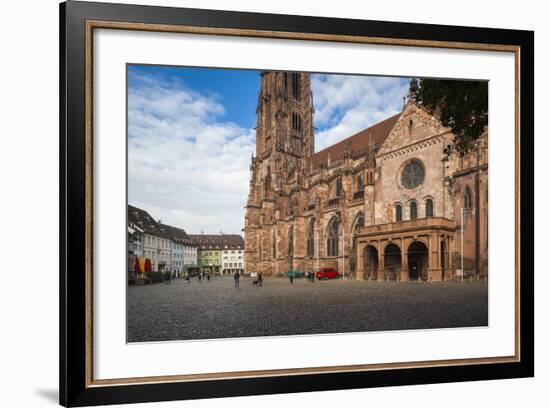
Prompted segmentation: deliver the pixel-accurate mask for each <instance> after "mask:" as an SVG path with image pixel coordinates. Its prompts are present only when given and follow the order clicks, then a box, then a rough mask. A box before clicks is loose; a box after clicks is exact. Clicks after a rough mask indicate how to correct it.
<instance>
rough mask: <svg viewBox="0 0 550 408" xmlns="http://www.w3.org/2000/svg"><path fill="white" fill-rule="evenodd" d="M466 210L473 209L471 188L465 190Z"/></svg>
mask: <svg viewBox="0 0 550 408" xmlns="http://www.w3.org/2000/svg"><path fill="white" fill-rule="evenodd" d="M464 208H468V209H469V208H472V192H471V190H470V187H466V188H465V189H464Z"/></svg>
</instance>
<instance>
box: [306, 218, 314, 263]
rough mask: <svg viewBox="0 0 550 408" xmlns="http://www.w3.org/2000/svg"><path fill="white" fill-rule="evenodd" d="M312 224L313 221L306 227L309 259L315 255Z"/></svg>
mask: <svg viewBox="0 0 550 408" xmlns="http://www.w3.org/2000/svg"><path fill="white" fill-rule="evenodd" d="M313 224H314V220H311V221H310V222H309V225H308V227H307V256H309V257H313V255H314V254H315V249H314V246H315V236H314V231H313Z"/></svg>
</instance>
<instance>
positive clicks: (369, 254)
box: [363, 245, 378, 280]
mask: <svg viewBox="0 0 550 408" xmlns="http://www.w3.org/2000/svg"><path fill="white" fill-rule="evenodd" d="M363 260H364V267H365V279H368V280H376V279H377V277H378V273H377V272H378V250H377V249H376V248H375V247H373V246H372V245H367V247H366V248H365V253H364V254H363Z"/></svg>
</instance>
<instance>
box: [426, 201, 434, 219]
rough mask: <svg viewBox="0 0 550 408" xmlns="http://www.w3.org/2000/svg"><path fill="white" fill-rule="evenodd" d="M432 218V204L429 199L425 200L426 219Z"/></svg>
mask: <svg viewBox="0 0 550 408" xmlns="http://www.w3.org/2000/svg"><path fill="white" fill-rule="evenodd" d="M433 216H434V202H433V200H432V199H431V198H428V199H427V200H426V217H433Z"/></svg>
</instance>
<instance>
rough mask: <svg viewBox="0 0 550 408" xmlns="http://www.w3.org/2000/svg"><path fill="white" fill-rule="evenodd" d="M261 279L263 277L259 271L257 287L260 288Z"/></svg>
mask: <svg viewBox="0 0 550 408" xmlns="http://www.w3.org/2000/svg"><path fill="white" fill-rule="evenodd" d="M263 280H264V279H263V278H262V273H261V272H260V273H259V274H258V287H260V288H261V287H262V284H263Z"/></svg>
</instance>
